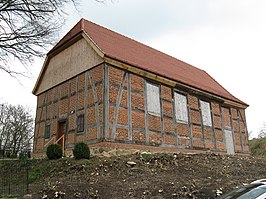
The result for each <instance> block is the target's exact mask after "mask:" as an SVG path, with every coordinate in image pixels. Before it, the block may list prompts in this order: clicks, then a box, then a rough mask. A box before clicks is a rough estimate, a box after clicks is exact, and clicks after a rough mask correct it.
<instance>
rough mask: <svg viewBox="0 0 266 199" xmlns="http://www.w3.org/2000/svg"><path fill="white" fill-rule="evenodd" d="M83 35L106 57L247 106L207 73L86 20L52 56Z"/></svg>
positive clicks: (69, 33)
mask: <svg viewBox="0 0 266 199" xmlns="http://www.w3.org/2000/svg"><path fill="white" fill-rule="evenodd" d="M80 32H84V33H85V34H86V35H87V36H88V37H89V38H90V39H91V40H92V41H93V42H94V44H95V45H96V46H97V47H98V48H99V49H100V50H101V51H102V52H103V53H104V55H105V56H106V57H110V58H112V59H115V60H119V61H121V62H124V63H127V64H130V65H133V66H135V67H137V68H140V69H144V70H146V71H149V72H152V73H155V74H158V75H160V76H163V77H166V78H169V79H171V80H174V81H176V82H180V83H183V84H186V85H189V86H192V87H194V88H197V89H200V90H203V91H205V92H209V93H212V94H215V95H218V96H220V97H224V98H226V99H230V100H233V101H235V102H238V103H241V104H243V105H247V104H246V103H244V102H242V101H241V100H239V99H237V98H236V97H234V96H233V95H232V94H230V93H229V92H228V91H227V90H226V89H225V88H223V87H222V86H221V85H220V84H219V83H218V82H217V81H215V80H214V79H213V78H212V77H211V76H210V75H209V74H208V73H206V72H205V71H203V70H201V69H199V68H196V67H194V66H192V65H190V64H187V63H185V62H183V61H181V60H178V59H176V58H174V57H171V56H169V55H167V54H165V53H162V52H160V51H158V50H155V49H153V48H151V47H149V46H147V45H144V44H142V43H140V42H137V41H135V40H133V39H130V38H128V37H125V36H123V35H121V34H119V33H116V32H114V31H111V30H109V29H107V28H104V27H102V26H99V25H97V24H95V23H92V22H90V21H87V20H85V19H81V20H80V21H79V22H78V23H77V24H76V25H75V26H74V27H73V28H72V29H71V30H70V31H69V32H68V33H67V34H66V36H65V37H63V38H62V39H61V40H60V41H59V43H58V44H57V45H56V46H55V47H54V48H53V49H52V50H51V51H50V52H49V53H48V54H50V53H51V52H53V51H54V50H55V49H57V48H58V47H60V46H61V45H63V44H64V43H65V42H67V41H68V40H70V39H71V38H73V37H74V36H75V35H77V34H79V33H80Z"/></svg>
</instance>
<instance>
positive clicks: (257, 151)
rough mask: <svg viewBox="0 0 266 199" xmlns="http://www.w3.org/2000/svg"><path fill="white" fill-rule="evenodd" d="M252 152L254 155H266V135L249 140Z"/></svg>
mask: <svg viewBox="0 0 266 199" xmlns="http://www.w3.org/2000/svg"><path fill="white" fill-rule="evenodd" d="M249 146H250V152H251V154H252V155H254V156H266V150H265V149H266V137H263V138H257V139H253V140H250V141H249Z"/></svg>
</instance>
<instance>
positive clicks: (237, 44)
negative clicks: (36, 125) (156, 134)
mask: <svg viewBox="0 0 266 199" xmlns="http://www.w3.org/2000/svg"><path fill="white" fill-rule="evenodd" d="M67 12H68V13H69V15H68V17H67V19H66V25H65V27H64V29H63V30H62V32H61V33H60V36H61V37H62V36H63V35H64V34H66V32H67V31H68V30H69V29H70V28H72V27H73V26H74V25H75V24H76V23H77V22H78V21H79V20H80V18H81V17H83V18H86V19H87V20H91V21H93V22H95V23H97V24H100V25H102V26H104V27H107V28H109V29H111V30H114V31H116V32H118V33H121V34H123V35H125V36H128V37H130V38H133V39H135V40H138V41H140V42H142V43H144V44H146V45H149V46H151V47H153V48H155V49H158V50H160V51H162V52H165V53H167V54H169V55H172V56H174V57H176V58H178V59H180V60H182V61H185V62H187V63H189V64H192V65H194V66H196V67H198V68H200V69H203V70H205V71H207V72H208V73H209V74H210V75H211V76H212V77H213V78H214V79H216V80H217V81H218V82H219V83H220V84H221V85H222V86H223V87H225V88H226V89H227V90H228V91H229V92H230V93H232V94H233V95H234V96H236V97H238V98H239V99H241V100H242V101H244V102H246V103H248V104H249V105H250V107H249V108H247V110H246V116H247V124H248V130H249V131H253V133H254V135H255V133H256V132H258V131H259V129H260V127H261V126H262V124H263V122H264V121H266V119H265V116H264V114H265V112H266V103H265V99H266V92H265V91H264V90H265V88H264V85H265V83H264V81H265V75H266V74H265V70H264V67H265V66H266V56H265V52H266V50H265V48H266V39H265V37H266V1H265V0H256V1H254V0H233V1H232V0H200V1H199V0H174V1H173V0H145V1H144V0H113V1H112V2H111V1H107V2H106V3H104V4H103V3H98V2H96V1H95V0H82V1H81V2H80V4H79V5H78V11H77V10H75V9H73V7H69V8H67ZM42 62H43V60H37V61H36V63H35V64H34V65H33V66H32V67H31V69H32V70H31V71H32V74H33V77H32V78H31V79H25V78H23V79H21V83H22V84H23V85H20V84H19V83H18V82H17V81H16V80H14V79H13V78H10V77H9V76H8V75H7V74H4V73H2V72H1V73H0V75H1V76H0V77H1V78H0V90H1V94H0V100H1V101H2V102H3V101H6V102H9V103H12V104H23V105H28V106H29V107H31V108H32V109H33V110H34V111H35V106H36V97H35V96H33V95H32V94H31V91H32V88H33V87H34V84H35V81H36V79H37V77H38V73H39V72H40V70H41V67H42Z"/></svg>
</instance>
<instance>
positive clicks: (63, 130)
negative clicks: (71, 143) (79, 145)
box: [56, 120, 66, 151]
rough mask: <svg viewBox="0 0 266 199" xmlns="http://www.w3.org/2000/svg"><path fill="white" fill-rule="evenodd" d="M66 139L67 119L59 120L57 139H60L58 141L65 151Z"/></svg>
mask: <svg viewBox="0 0 266 199" xmlns="http://www.w3.org/2000/svg"><path fill="white" fill-rule="evenodd" d="M63 135H64V136H63ZM62 136H63V137H62ZM58 139H60V140H58ZM65 139H66V121H65V120H64V121H60V122H58V131H57V137H56V140H58V142H57V143H58V144H60V145H61V146H62V150H63V151H64V149H65Z"/></svg>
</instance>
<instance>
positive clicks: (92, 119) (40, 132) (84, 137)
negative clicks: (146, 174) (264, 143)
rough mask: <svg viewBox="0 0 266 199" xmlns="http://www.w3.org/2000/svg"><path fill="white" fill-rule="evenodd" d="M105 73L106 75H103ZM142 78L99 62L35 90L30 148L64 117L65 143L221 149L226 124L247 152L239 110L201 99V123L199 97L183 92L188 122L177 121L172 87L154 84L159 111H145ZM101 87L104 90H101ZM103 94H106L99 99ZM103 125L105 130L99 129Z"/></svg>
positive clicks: (237, 148) (39, 147) (39, 149)
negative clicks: (207, 111)
mask: <svg viewBox="0 0 266 199" xmlns="http://www.w3.org/2000/svg"><path fill="white" fill-rule="evenodd" d="M106 66H108V65H106ZM105 72H106V74H108V79H106V80H104V73H105ZM107 80H108V81H107ZM145 81H146V79H144V78H143V77H140V76H138V75H135V74H132V73H129V72H126V71H123V70H121V69H117V68H115V67H112V66H108V72H107V71H104V65H103V64H102V65H100V66H97V67H95V68H93V69H91V70H89V71H86V72H84V73H82V74H80V75H78V76H76V77H73V78H72V79H70V80H67V81H66V82H64V83H62V84H60V85H58V86H56V87H54V88H52V89H50V90H48V91H46V92H45V93H42V94H40V95H39V96H38V98H37V110H36V125H35V141H34V150H35V152H44V151H45V148H46V147H45V146H44V145H45V144H46V143H47V142H48V141H49V140H50V139H51V138H52V137H53V136H56V134H57V125H58V121H60V120H61V119H66V121H67V134H66V147H67V148H71V147H73V146H74V144H75V143H76V142H78V141H84V142H86V143H95V142H99V141H101V140H102V139H104V140H107V141H110V142H121V143H132V144H142V145H151V146H162V147H173V148H189V149H203V150H212V151H221V152H226V142H225V138H224V133H223V128H224V127H227V128H231V129H232V131H233V138H234V142H235V151H236V152H237V153H243V152H245V153H247V152H249V148H248V140H247V129H246V124H245V122H246V120H245V112H244V110H242V109H241V110H240V109H236V108H233V107H223V106H222V104H220V103H218V102H216V101H215V100H211V99H209V100H208V99H206V98H204V101H207V102H209V103H210V107H211V117H212V126H210V127H209V126H204V125H203V124H202V116H201V110H200V105H199V100H200V99H201V97H199V96H197V95H196V94H191V93H186V92H184V95H186V96H187V110H188V122H185V121H182V122H180V121H177V119H176V116H175V103H174V99H173V96H174V91H175V90H174V88H171V87H168V86H166V85H162V84H158V86H159V88H160V104H161V105H160V106H161V114H160V115H154V114H150V113H149V112H148V111H147V105H145V103H146V96H145V95H146V91H145ZM105 82H107V84H106V85H105ZM105 86H106V88H107V89H108V93H104V89H105ZM180 91H181V92H182V90H180ZM105 96H109V98H108V99H107V98H106V99H105V98H104V97H105ZM105 109H107V113H108V114H107V115H105V112H106V111H105ZM79 114H85V118H84V120H85V128H84V132H77V116H78V115H79ZM105 118H106V119H107V120H104V119H105ZM105 121H107V123H106V124H104V122H105ZM46 125H51V133H50V138H49V139H46V140H45V139H44V129H45V126H46ZM104 125H106V126H107V127H106V128H105V129H107V132H104V130H103V129H104V127H105V126H104Z"/></svg>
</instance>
